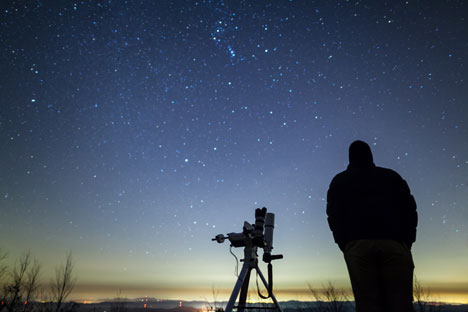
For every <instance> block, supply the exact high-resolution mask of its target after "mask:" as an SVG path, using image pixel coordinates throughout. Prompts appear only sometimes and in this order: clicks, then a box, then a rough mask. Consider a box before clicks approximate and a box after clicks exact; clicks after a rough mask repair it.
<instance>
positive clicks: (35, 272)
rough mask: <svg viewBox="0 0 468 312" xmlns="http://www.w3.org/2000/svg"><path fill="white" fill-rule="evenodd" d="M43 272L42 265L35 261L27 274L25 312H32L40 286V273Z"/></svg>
mask: <svg viewBox="0 0 468 312" xmlns="http://www.w3.org/2000/svg"><path fill="white" fill-rule="evenodd" d="M40 271H41V265H40V264H39V262H38V261H37V260H36V259H35V260H34V262H33V264H32V265H31V266H30V268H29V270H28V271H27V273H26V280H25V281H24V307H23V312H26V311H30V310H31V306H32V302H31V300H32V299H33V298H34V297H35V295H36V291H37V289H38V286H39V272H40Z"/></svg>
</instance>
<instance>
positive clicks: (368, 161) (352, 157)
mask: <svg viewBox="0 0 468 312" xmlns="http://www.w3.org/2000/svg"><path fill="white" fill-rule="evenodd" d="M366 167H375V164H374V158H373V157H372V152H371V149H370V147H369V144H367V143H366V142H363V141H359V140H358V141H354V142H353V143H351V145H350V146H349V166H348V168H366Z"/></svg>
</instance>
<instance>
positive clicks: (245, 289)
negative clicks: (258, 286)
mask: <svg viewBox="0 0 468 312" xmlns="http://www.w3.org/2000/svg"><path fill="white" fill-rule="evenodd" d="M250 272H252V268H251V267H249V270H248V271H247V275H246V276H245V279H244V283H243V284H242V289H241V293H240V297H239V304H238V305H237V306H238V308H237V311H238V312H244V309H245V304H246V300H247V293H248V291H249V282H250Z"/></svg>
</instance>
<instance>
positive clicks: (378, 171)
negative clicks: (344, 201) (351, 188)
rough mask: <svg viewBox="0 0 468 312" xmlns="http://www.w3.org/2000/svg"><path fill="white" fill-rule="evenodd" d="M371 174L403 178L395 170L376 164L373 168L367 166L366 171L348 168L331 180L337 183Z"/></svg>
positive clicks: (394, 178) (397, 178)
mask: <svg viewBox="0 0 468 312" xmlns="http://www.w3.org/2000/svg"><path fill="white" fill-rule="evenodd" d="M369 174H371V175H377V176H379V177H381V178H384V177H385V178H387V179H392V180H401V179H402V178H401V176H400V175H399V174H398V173H397V172H396V171H395V170H392V169H389V168H384V167H377V166H375V167H371V168H366V169H365V171H362V170H356V169H350V168H348V169H346V170H344V171H341V172H340V173H338V174H336V175H335V177H334V178H333V179H332V180H331V183H330V184H333V185H337V184H341V183H347V182H349V181H350V180H355V179H359V178H364V177H366V176H367V177H368V176H369Z"/></svg>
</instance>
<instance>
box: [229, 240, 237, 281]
mask: <svg viewBox="0 0 468 312" xmlns="http://www.w3.org/2000/svg"><path fill="white" fill-rule="evenodd" d="M229 252H230V253H231V255H233V256H234V258H235V259H236V269H235V270H234V275H235V276H236V277H239V259H237V256H236V255H235V254H234V253H233V252H232V245H231V246H229Z"/></svg>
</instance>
